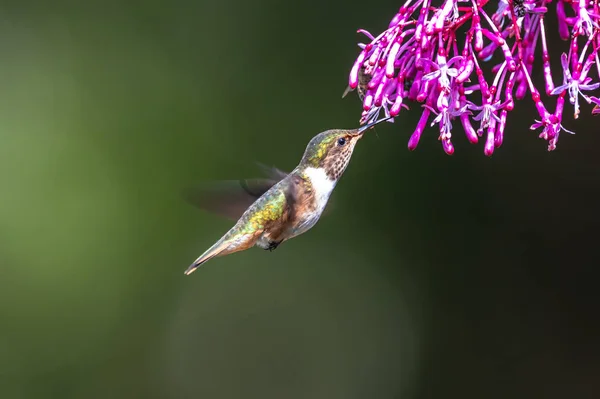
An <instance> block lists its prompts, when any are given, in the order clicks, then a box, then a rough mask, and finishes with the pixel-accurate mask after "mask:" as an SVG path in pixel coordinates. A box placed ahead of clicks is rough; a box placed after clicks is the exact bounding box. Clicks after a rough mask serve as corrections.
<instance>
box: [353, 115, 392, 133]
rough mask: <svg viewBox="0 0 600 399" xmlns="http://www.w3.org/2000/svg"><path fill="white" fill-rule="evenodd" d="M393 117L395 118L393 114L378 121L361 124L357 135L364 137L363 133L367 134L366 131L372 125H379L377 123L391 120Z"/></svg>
mask: <svg viewBox="0 0 600 399" xmlns="http://www.w3.org/2000/svg"><path fill="white" fill-rule="evenodd" d="M392 118H393V117H392V116H388V117H387V118H383V119H379V120H378V121H375V122H371V123H369V124H367V125H364V126H361V127H359V128H358V129H356V135H358V136H360V137H362V135H363V134H365V132H366V131H367V130H369V129H371V128H372V127H374V126H375V125H377V124H379V123H381V122H385V121H387V120H390V119H392Z"/></svg>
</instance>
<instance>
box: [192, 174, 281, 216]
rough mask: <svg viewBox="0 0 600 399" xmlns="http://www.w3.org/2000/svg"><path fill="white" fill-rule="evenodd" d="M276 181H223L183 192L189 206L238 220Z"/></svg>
mask: <svg viewBox="0 0 600 399" xmlns="http://www.w3.org/2000/svg"><path fill="white" fill-rule="evenodd" d="M276 183H277V181H275V180H271V179H249V180H224V181H216V182H211V183H205V184H201V185H198V186H195V187H192V188H190V189H188V190H186V191H185V193H184V197H185V199H186V200H187V202H189V203H190V204H192V205H194V206H196V207H198V208H200V209H203V210H205V211H209V212H212V213H216V214H217V215H220V216H224V217H226V218H229V219H233V220H238V219H239V218H240V217H241V216H242V215H243V214H244V212H245V211H246V209H248V208H249V207H250V205H252V204H253V203H254V202H255V201H256V200H257V199H259V198H260V196H261V195H263V194H264V193H266V192H267V191H268V190H269V189H270V188H271V187H273V186H274V185H275V184H276Z"/></svg>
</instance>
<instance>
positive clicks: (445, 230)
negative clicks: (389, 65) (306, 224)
mask: <svg viewBox="0 0 600 399" xmlns="http://www.w3.org/2000/svg"><path fill="white" fill-rule="evenodd" d="M397 7H398V2H397V1H391V0H380V1H378V2H374V3H370V4H367V3H365V2H359V1H356V0H351V1H341V0H331V1H327V2H321V1H317V0H308V1H302V2H278V1H268V0H259V1H254V2H245V1H229V2H228V1H221V2H206V1H200V2H194V1H189V0H175V1H170V2H168V1H148V2H141V1H129V2H117V1H87V2H75V1H56V2H50V1H38V2H33V1H21V2H17V1H14V2H8V1H2V2H1V3H0V49H1V52H0V54H1V55H0V181H1V183H2V189H1V190H0V198H1V203H0V265H1V266H0V299H1V300H0V397H2V398H3V399H4V398H6V399H18V398H36V399H37V398H61V399H64V398H86V399H88V398H90V399H91V398H215V399H221V398H223V399H226V398H261V399H269V398H286V399H287V398H327V399H337V398H340V399H342V398H343V399H350V398H357V399H358V398H361V399H362V398H377V399H384V398H390V399H396V398H455V397H456V398H478V399H479V398H486V399H492V398H528V399H529V398H565V397H568V398H578V399H581V398H593V397H594V398H596V397H598V392H599V389H600V382H599V380H598V373H599V372H600V361H599V360H598V359H599V356H600V345H598V333H599V332H600V329H599V326H598V309H599V305H600V295H599V294H598V290H597V273H595V269H596V268H597V267H598V265H599V264H600V262H599V259H598V254H597V252H598V251H597V249H596V248H597V245H598V244H597V243H598V238H599V234H598V227H597V226H598V222H599V221H600V216H599V211H598V209H599V208H598V200H597V198H598V195H597V193H598V190H597V184H598V179H599V178H600V161H599V159H598V155H597V152H595V150H596V147H597V146H598V144H600V140H599V138H598V131H597V130H598V129H597V127H595V126H594V123H596V124H597V123H598V119H593V118H591V117H590V116H589V107H586V108H584V113H583V115H582V117H581V119H580V120H579V121H578V122H576V123H573V122H572V121H571V118H570V117H568V118H566V122H565V124H566V126H567V127H568V128H572V129H575V130H577V133H578V134H577V135H576V136H570V135H563V137H562V138H561V140H560V142H559V146H558V149H557V151H555V152H553V153H548V152H546V144H545V142H544V141H542V140H540V139H538V138H537V135H536V133H534V132H531V131H529V130H528V127H529V125H530V123H531V119H532V115H533V114H532V110H533V108H532V107H531V106H530V105H529V104H528V103H527V104H525V103H523V102H521V103H520V104H518V107H517V108H518V109H517V111H516V112H515V113H513V115H512V117H511V119H510V120H509V124H508V128H507V133H506V139H505V144H504V146H503V147H502V148H501V149H500V150H498V151H497V153H496V154H494V156H493V157H492V158H491V159H489V158H486V157H485V156H484V155H483V148H482V144H480V145H478V146H471V145H469V144H467V143H466V139H465V138H464V136H463V135H462V133H460V131H459V130H458V129H457V130H458V131H457V133H456V134H455V136H456V139H455V145H456V147H457V151H456V153H455V155H454V156H453V157H448V156H446V155H445V154H444V153H443V151H442V149H441V145H439V142H438V141H437V137H436V134H435V131H434V130H433V129H430V130H428V132H427V134H425V136H424V137H423V139H422V140H421V144H420V146H419V148H418V150H417V151H415V152H412V153H411V152H408V151H407V149H406V142H407V140H408V137H409V134H410V133H411V132H412V129H414V126H415V124H416V120H417V118H418V117H419V114H420V113H419V112H418V110H415V111H413V112H412V113H410V112H407V113H404V114H403V117H402V118H400V119H399V120H397V121H396V123H395V124H394V125H387V124H386V125H384V126H381V127H378V128H377V130H376V133H372V134H369V135H368V137H367V138H366V139H365V140H362V141H361V143H360V145H359V146H358V147H357V150H356V152H355V155H354V157H353V160H352V163H351V164H350V166H349V168H348V170H347V172H346V174H345V176H344V178H343V179H342V181H341V183H340V184H339V185H338V187H337V189H336V192H335V194H334V199H335V201H336V207H335V211H334V212H333V213H332V214H331V215H330V216H328V217H327V218H324V219H323V220H322V221H321V222H320V223H319V224H318V225H317V226H316V227H315V228H314V229H313V230H312V231H311V232H310V233H309V234H305V235H303V236H301V237H299V238H296V239H294V240H292V241H290V242H288V243H286V244H285V245H283V246H281V247H280V248H279V249H278V250H277V251H275V252H273V253H268V252H265V251H261V250H258V249H255V250H250V251H246V252H244V253H240V254H236V255H232V256H230V257H226V258H219V259H217V260H213V261H211V262H209V263H208V264H207V265H206V266H205V267H203V268H202V269H200V270H199V271H197V272H196V273H194V274H193V275H191V276H190V277H186V276H184V275H183V271H184V270H185V268H186V267H187V266H188V265H189V264H190V263H191V261H193V260H194V259H195V258H196V257H197V256H198V255H199V254H200V253H202V252H203V251H204V250H205V249H206V248H207V247H208V246H210V245H211V244H212V243H213V242H214V241H215V240H216V239H218V238H219V237H220V235H221V234H222V233H224V232H225V231H226V230H227V229H228V228H229V227H230V225H231V223H230V222H229V221H227V220H223V219H220V218H218V217H216V216H213V215H210V214H206V213H204V212H201V211H199V210H197V209H195V208H193V207H191V206H189V205H187V204H186V203H185V202H184V201H182V199H181V197H180V192H181V189H182V188H183V187H186V186H188V185H190V184H194V183H197V182H201V181H207V180H213V179H234V178H243V177H255V176H256V175H257V174H258V172H259V171H258V170H257V169H256V168H254V166H253V165H254V162H256V161H260V162H263V163H266V164H272V165H277V166H278V167H280V168H283V169H286V170H291V169H292V168H293V167H294V166H295V165H296V163H297V162H298V161H299V159H300V157H301V155H302V153H303V151H304V148H305V146H306V144H307V142H308V140H309V139H310V138H311V137H312V136H313V135H315V134H316V133H318V132H320V131H322V130H326V129H329V128H353V127H356V126H357V123H358V119H359V115H360V104H359V101H358V99H357V98H356V96H350V97H349V98H346V99H344V100H341V99H340V96H341V94H342V92H343V90H344V88H345V86H346V82H347V73H348V71H349V69H350V67H351V65H352V62H353V59H354V57H355V56H356V55H357V54H358V53H357V51H358V49H357V47H356V44H355V43H356V42H357V41H358V39H362V37H360V36H358V35H356V34H355V31H356V29H358V28H361V27H362V28H366V29H369V30H372V31H373V32H378V31H381V29H383V28H385V27H386V26H387V23H388V21H389V19H390V18H391V17H392V16H393V13H394V11H395V10H396V9H397ZM555 51H556V50H555ZM552 55H554V56H556V57H557V55H556V53H554V54H552ZM540 76H541V71H540V73H538V75H537V78H539V77H540ZM557 78H558V77H557ZM569 112H570V108H569Z"/></svg>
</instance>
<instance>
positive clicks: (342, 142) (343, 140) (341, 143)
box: [337, 137, 346, 147]
mask: <svg viewBox="0 0 600 399" xmlns="http://www.w3.org/2000/svg"><path fill="white" fill-rule="evenodd" d="M337 143H338V145H339V146H340V147H341V146H343V145H344V144H346V139H345V138H343V137H340V138H339V139H338V142H337Z"/></svg>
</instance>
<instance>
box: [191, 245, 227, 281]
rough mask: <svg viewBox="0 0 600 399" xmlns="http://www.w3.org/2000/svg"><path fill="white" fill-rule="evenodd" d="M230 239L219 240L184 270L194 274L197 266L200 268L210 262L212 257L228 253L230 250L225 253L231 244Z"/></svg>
mask: <svg viewBox="0 0 600 399" xmlns="http://www.w3.org/2000/svg"><path fill="white" fill-rule="evenodd" d="M229 244H230V243H229V242H228V241H224V242H217V243H216V244H215V245H213V246H212V247H210V248H209V249H207V250H206V252H204V253H203V254H202V255H200V256H199V257H198V259H196V260H195V261H194V263H192V264H191V265H190V266H189V267H188V268H187V269H186V271H185V272H184V274H185V275H188V276H189V275H190V274H192V273H193V272H194V271H195V270H196V269H197V268H199V267H200V266H201V265H202V264H204V263H206V262H208V261H209V260H211V259H212V258H215V257H217V256H219V255H226V254H227V253H229V252H226V253H223V252H224V251H225V250H226V249H227V247H228V246H229Z"/></svg>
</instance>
